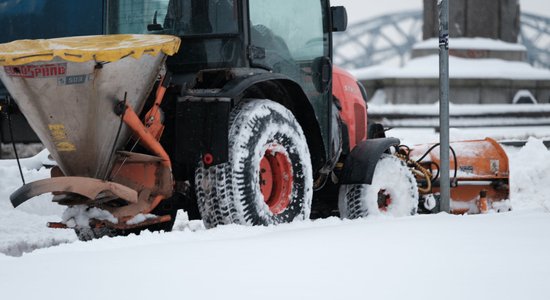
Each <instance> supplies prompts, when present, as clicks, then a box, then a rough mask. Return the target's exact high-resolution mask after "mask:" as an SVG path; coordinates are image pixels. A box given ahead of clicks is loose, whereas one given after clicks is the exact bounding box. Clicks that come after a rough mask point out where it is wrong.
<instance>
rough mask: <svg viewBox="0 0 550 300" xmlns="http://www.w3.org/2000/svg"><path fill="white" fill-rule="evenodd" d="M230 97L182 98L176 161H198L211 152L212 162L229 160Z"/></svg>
mask: <svg viewBox="0 0 550 300" xmlns="http://www.w3.org/2000/svg"><path fill="white" fill-rule="evenodd" d="M230 111H231V99H229V98H216V99H208V98H188V99H185V100H183V101H181V100H180V101H179V102H178V106H177V121H176V124H177V126H176V161H177V162H178V163H184V164H196V163H197V162H198V161H200V160H201V159H203V158H205V157H206V155H207V154H208V155H210V159H209V161H205V163H207V164H208V165H217V164H220V163H224V162H227V147H228V132H229V113H230Z"/></svg>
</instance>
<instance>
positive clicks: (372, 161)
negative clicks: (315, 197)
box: [340, 138, 400, 184]
mask: <svg viewBox="0 0 550 300" xmlns="http://www.w3.org/2000/svg"><path fill="white" fill-rule="evenodd" d="M399 144H400V140H399V139H397V138H380V139H369V140H366V141H362V142H360V143H359V144H357V146H356V147H355V148H353V150H352V151H351V152H350V154H349V155H348V157H347V158H346V161H345V162H344V168H343V170H342V175H341V176H340V184H371V183H372V177H373V174H374V169H375V168H376V164H377V163H378V160H379V159H380V157H381V156H382V154H383V153H384V152H386V151H387V150H388V149H390V147H392V146H398V145H399Z"/></svg>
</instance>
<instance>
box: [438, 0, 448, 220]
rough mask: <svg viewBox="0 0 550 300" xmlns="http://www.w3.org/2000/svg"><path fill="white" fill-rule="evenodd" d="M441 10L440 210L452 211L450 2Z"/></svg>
mask: <svg viewBox="0 0 550 300" xmlns="http://www.w3.org/2000/svg"><path fill="white" fill-rule="evenodd" d="M437 6H438V9H439V143H440V146H439V150H440V152H439V155H440V158H441V165H440V191H441V195H440V197H441V198H440V205H441V206H440V209H441V211H444V212H447V213H449V212H450V211H451V201H450V198H451V182H450V178H449V169H450V161H449V0H438V3H437Z"/></svg>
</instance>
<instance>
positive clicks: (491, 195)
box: [408, 138, 511, 214]
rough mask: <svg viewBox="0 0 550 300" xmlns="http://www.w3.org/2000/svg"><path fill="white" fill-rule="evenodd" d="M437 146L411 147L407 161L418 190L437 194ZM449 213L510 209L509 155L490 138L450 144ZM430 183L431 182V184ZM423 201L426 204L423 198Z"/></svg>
mask: <svg viewBox="0 0 550 300" xmlns="http://www.w3.org/2000/svg"><path fill="white" fill-rule="evenodd" d="M439 151H440V150H439V145H438V144H435V145H419V146H414V147H411V149H410V152H409V153H408V157H409V161H412V162H414V164H416V165H417V167H416V168H415V169H417V170H424V171H427V174H429V177H430V178H425V177H426V176H425V174H426V172H417V179H418V185H419V191H420V193H421V194H423V195H425V196H426V197H428V196H427V195H429V194H431V193H435V194H437V193H439V187H438V177H439V165H440V158H439ZM450 170H451V172H450V176H451V211H452V212H453V213H456V214H464V213H484V212H487V210H489V209H493V210H495V211H497V212H502V211H509V210H511V206H510V201H509V175H510V172H509V167H508V156H507V155H506V152H504V149H502V147H501V146H500V145H499V144H498V143H497V142H496V141H495V140H493V139H491V138H486V139H485V140H471V141H461V142H453V143H451V155H450ZM432 181H433V182H432ZM425 201H427V200H426V199H425Z"/></svg>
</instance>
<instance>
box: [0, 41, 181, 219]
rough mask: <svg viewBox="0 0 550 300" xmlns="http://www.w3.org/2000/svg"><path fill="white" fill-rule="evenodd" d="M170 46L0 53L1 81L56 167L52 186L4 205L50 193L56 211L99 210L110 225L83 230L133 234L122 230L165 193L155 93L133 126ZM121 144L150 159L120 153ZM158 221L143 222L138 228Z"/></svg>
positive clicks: (73, 46) (173, 48) (31, 47)
mask: <svg viewBox="0 0 550 300" xmlns="http://www.w3.org/2000/svg"><path fill="white" fill-rule="evenodd" d="M179 45H180V40H179V38H177V37H173V36H164V35H107V36H86V37H71V38H60V39H50V40H22V41H15V42H12V43H8V44H3V45H0V65H2V67H1V69H0V79H2V82H3V83H4V85H5V86H6V88H7V89H8V91H9V92H10V94H11V95H12V96H13V97H14V99H15V101H16V103H17V105H18V106H19V108H20V109H21V111H22V112H23V114H24V115H25V116H26V118H27V120H28V121H29V124H30V125H31V127H32V128H33V130H34V131H35V132H36V134H37V135H38V137H39V138H40V140H41V141H42V143H43V144H44V145H45V146H46V148H47V149H48V150H49V152H50V154H51V156H52V157H53V158H54V159H55V161H56V162H57V164H58V166H57V167H54V168H53V169H52V178H50V179H44V180H40V181H36V182H32V183H29V184H26V185H24V186H23V187H21V188H20V189H18V190H17V191H16V192H14V193H13V194H12V195H11V197H10V199H11V201H12V203H13V205H14V206H16V207H17V206H18V205H20V204H22V203H23V202H25V201H27V200H28V199H30V198H31V197H34V196H37V195H40V194H43V193H48V192H52V193H54V195H55V197H54V201H56V202H58V203H60V204H63V205H67V206H71V207H72V206H75V205H84V206H87V207H88V208H99V209H101V210H105V211H107V212H109V213H110V214H111V215H112V217H114V219H112V218H111V219H109V220H108V221H105V220H94V219H92V220H91V221H90V223H93V222H95V223H102V224H103V225H107V226H109V227H113V228H116V229H127V228H130V227H132V226H135V227H139V226H142V225H143V224H135V223H137V222H136V221H135V220H133V221H132V222H126V221H128V220H130V219H132V218H134V217H136V216H137V215H139V214H148V213H150V212H151V211H152V210H153V209H154V208H155V207H156V206H157V205H158V204H159V203H160V202H161V201H163V200H164V199H167V198H169V197H171V195H172V192H173V180H172V170H171V163H170V159H169V157H168V155H167V154H166V152H165V151H164V149H163V148H162V146H161V145H160V143H159V138H160V135H161V134H162V129H163V127H162V124H161V121H160V114H159V112H158V107H159V106H160V102H161V101H162V97H163V92H162V91H163V89H165V88H166V86H165V85H164V84H160V85H159V86H160V88H159V89H157V99H156V101H155V104H154V105H153V108H152V110H151V111H150V112H149V113H148V114H147V116H148V119H147V120H146V121H145V122H142V121H141V120H140V119H139V117H138V115H139V114H140V112H141V110H142V109H143V107H144V105H145V101H146V99H147V96H148V95H149V93H150V92H151V90H152V89H153V86H154V83H155V82H156V80H157V77H158V76H159V73H160V72H161V68H162V65H163V64H164V61H165V59H166V55H173V54H174V53H176V52H177V50H178V48H179ZM130 140H133V141H136V142H135V143H136V144H137V142H139V143H140V144H141V145H142V146H143V147H144V148H145V149H147V150H148V151H149V152H150V153H151V155H149V154H142V153H134V152H127V151H122V150H124V147H125V146H126V145H127V144H128V141H130ZM130 151H131V149H130ZM166 220H167V218H166V216H160V217H158V218H156V219H155V218H153V217H147V218H146V221H147V224H154V223H158V222H164V221H166ZM168 220H169V218H168ZM130 223H131V225H129V224H130ZM52 227H64V224H59V223H52Z"/></svg>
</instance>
